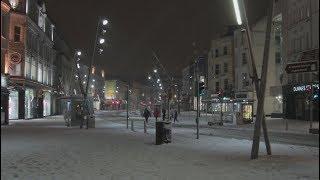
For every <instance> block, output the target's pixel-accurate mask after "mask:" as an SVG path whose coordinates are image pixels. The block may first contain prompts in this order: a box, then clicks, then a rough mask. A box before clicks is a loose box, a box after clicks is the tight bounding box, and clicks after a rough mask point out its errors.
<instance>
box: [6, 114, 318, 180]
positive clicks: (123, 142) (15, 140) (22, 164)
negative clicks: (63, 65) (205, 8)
mask: <svg viewBox="0 0 320 180" xmlns="http://www.w3.org/2000/svg"><path fill="white" fill-rule="evenodd" d="M120 113H121V112H107V111H100V112H97V113H96V128H91V129H88V130H87V129H79V127H71V128H68V127H65V125H64V120H63V117H62V116H50V117H46V118H43V119H32V120H17V121H11V122H10V125H9V126H1V179H113V180H118V179H119V180H122V179H123V180H144V179H146V180H153V179H154V180H179V179H183V180H188V179H190V180H191V179H198V180H202V179H204V180H207V179H238V180H242V179H243V180H251V179H266V180H267V179H279V180H280V179H281V180H282V179H319V144H317V143H316V142H318V141H319V136H318V135H311V134H291V133H280V134H276V133H273V132H270V138H271V140H270V141H271V148H272V153H273V155H272V156H267V155H266V151H265V147H264V144H263V142H261V143H260V152H259V155H260V156H259V159H257V160H250V148H251V143H252V141H251V140H250V137H251V135H252V132H250V131H246V130H229V129H223V128H221V129H215V128H212V127H210V128H205V127H202V128H200V139H196V138H195V137H196V136H195V128H194V127H191V126H189V127H179V126H178V125H179V124H178V123H177V124H174V126H173V129H172V133H173V136H172V138H173V142H172V143H170V144H163V145H160V146H156V145H154V143H155V130H154V124H155V121H154V118H151V119H150V122H149V123H148V125H147V126H148V130H147V133H143V120H142V118H141V117H138V116H136V117H134V118H133V117H132V118H130V119H129V120H130V121H129V129H126V118H125V117H121V116H119V114H120ZM131 120H132V121H133V123H134V131H131V130H130V124H131ZM190 121H191V120H190ZM180 122H181V121H180ZM180 122H179V123H180Z"/></svg>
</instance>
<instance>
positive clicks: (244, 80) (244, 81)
mask: <svg viewBox="0 0 320 180" xmlns="http://www.w3.org/2000/svg"><path fill="white" fill-rule="evenodd" d="M247 86H249V81H248V74H247V73H242V88H245V87H247Z"/></svg>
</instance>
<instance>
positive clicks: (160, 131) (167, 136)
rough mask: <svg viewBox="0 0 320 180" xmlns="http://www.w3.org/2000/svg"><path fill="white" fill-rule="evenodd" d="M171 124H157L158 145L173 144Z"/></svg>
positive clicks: (159, 122) (161, 122)
mask: <svg viewBox="0 0 320 180" xmlns="http://www.w3.org/2000/svg"><path fill="white" fill-rule="evenodd" d="M171 138H172V132H171V122H165V121H158V122H156V145H160V144H163V143H171Z"/></svg>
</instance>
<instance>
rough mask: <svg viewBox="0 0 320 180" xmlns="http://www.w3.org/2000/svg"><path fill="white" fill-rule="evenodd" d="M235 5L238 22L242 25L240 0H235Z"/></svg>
mask: <svg viewBox="0 0 320 180" xmlns="http://www.w3.org/2000/svg"><path fill="white" fill-rule="evenodd" d="M233 7H234V11H235V13H236V18H237V23H238V25H241V24H242V20H241V15H240V8H239V3H238V0H233Z"/></svg>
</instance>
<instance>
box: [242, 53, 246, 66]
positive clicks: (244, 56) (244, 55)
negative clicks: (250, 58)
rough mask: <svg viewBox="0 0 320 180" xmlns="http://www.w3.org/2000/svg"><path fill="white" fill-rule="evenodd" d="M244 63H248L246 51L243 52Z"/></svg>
mask: <svg viewBox="0 0 320 180" xmlns="http://www.w3.org/2000/svg"><path fill="white" fill-rule="evenodd" d="M242 64H243V65H244V64H247V55H246V53H242Z"/></svg>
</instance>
